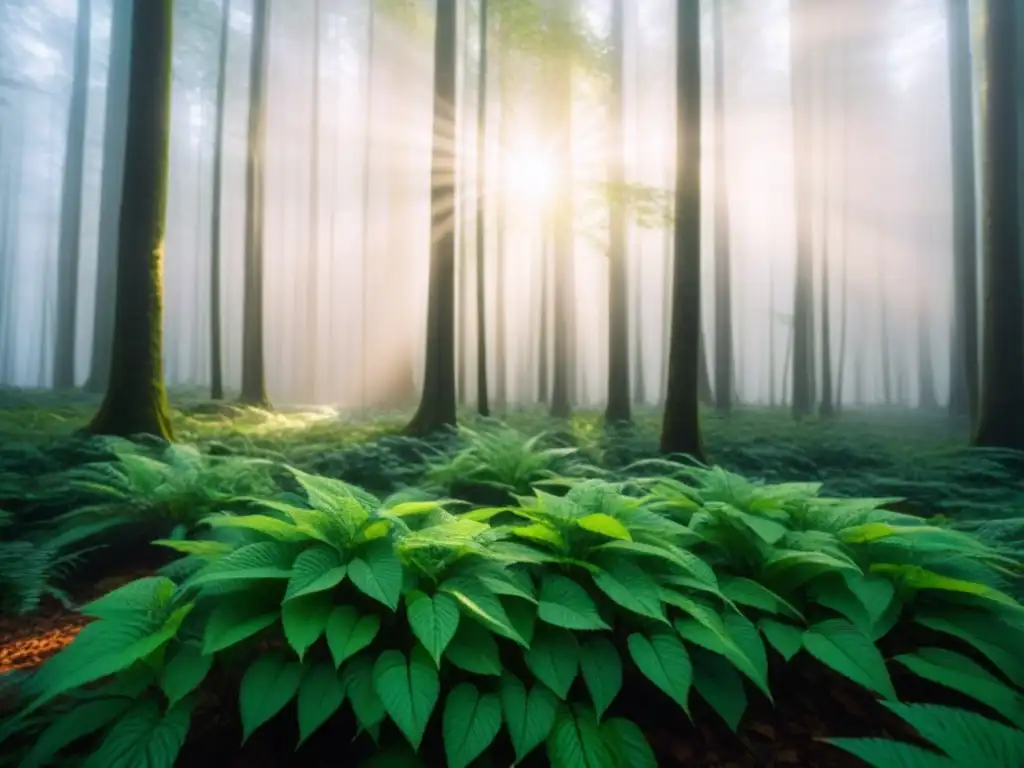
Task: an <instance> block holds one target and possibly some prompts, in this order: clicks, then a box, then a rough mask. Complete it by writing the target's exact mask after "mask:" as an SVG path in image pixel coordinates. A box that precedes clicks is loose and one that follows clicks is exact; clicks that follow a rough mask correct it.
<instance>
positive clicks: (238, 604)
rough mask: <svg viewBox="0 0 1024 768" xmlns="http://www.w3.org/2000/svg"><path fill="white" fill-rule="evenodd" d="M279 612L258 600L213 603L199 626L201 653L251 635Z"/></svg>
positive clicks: (278, 614) (219, 649)
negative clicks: (200, 630)
mask: <svg viewBox="0 0 1024 768" xmlns="http://www.w3.org/2000/svg"><path fill="white" fill-rule="evenodd" d="M280 615H281V611H280V609H276V610H275V609H270V610H268V608H267V607H266V604H265V603H262V602H260V601H254V602H250V601H244V600H242V601H239V600H224V601H223V602H220V603H218V604H217V605H216V607H215V608H214V609H213V611H211V613H210V616H209V618H208V619H207V620H206V627H205V628H204V630H203V653H205V654H213V653H216V652H217V651H222V650H224V649H225V648H230V647H231V646H232V645H236V644H237V643H240V642H242V641H243V640H245V639H247V638H249V637H252V636H253V635H255V634H256V633H257V632H260V631H262V630H264V629H266V628H267V627H269V626H270V625H271V624H273V623H274V622H276V621H277V620H278V618H279V617H280Z"/></svg>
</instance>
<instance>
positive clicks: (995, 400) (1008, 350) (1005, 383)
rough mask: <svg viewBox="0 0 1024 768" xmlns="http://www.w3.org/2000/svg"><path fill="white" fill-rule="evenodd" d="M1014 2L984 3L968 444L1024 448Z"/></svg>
mask: <svg viewBox="0 0 1024 768" xmlns="http://www.w3.org/2000/svg"><path fill="white" fill-rule="evenodd" d="M1021 14H1022V11H1021V9H1020V7H1019V4H1018V3H999V2H996V3H990V4H989V6H988V15H987V17H986V30H985V32H986V38H985V39H986V45H985V64H986V69H987V72H988V88H987V91H986V93H987V96H988V98H987V103H986V105H985V113H984V114H985V120H984V131H985V140H984V141H983V142H982V146H983V147H984V159H983V162H984V175H983V178H984V192H983V195H982V198H983V201H984V206H985V208H984V222H985V232H984V242H985V244H986V248H985V251H984V254H985V255H984V258H985V264H984V268H983V269H982V274H983V276H984V277H983V280H984V283H983V288H984V301H983V303H982V306H983V307H984V319H983V323H982V354H981V361H982V362H981V365H982V369H981V391H980V398H979V403H978V425H977V429H976V430H975V433H974V440H973V442H974V444H975V445H979V446H987V447H993V448H1012V449H1015V450H1024V409H1022V408H1021V407H1020V398H1021V393H1024V323H1022V322H1021V317H1022V314H1024V312H1022V298H1024V297H1022V288H1021V264H1020V260H1021V248H1020V246H1021V234H1020V222H1019V221H1018V216H1019V214H1020V200H1019V194H1020V179H1019V177H1018V175H1017V174H1018V171H1019V168H1018V165H1017V158H1018V153H1019V151H1020V148H1019V146H1018V141H1019V137H1018V132H1017V123H1018V120H1019V112H1018V109H1017V100H1018V99H1019V98H1020V90H1019V89H1020V85H1019V84H1018V83H1017V54H1018V51H1017V42H1018V38H1017V25H1018V24H1019V23H1021V18H1020V17H1021Z"/></svg>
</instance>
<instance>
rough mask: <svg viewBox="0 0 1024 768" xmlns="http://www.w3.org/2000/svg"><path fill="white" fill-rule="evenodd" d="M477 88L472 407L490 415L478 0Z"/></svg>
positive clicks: (483, 33) (483, 69)
mask: <svg viewBox="0 0 1024 768" xmlns="http://www.w3.org/2000/svg"><path fill="white" fill-rule="evenodd" d="M479 82H480V87H479V90H478V93H477V102H478V111H477V126H476V164H477V166H476V167H477V171H476V409H477V411H478V412H479V414H480V415H481V416H490V415H491V406H490V402H489V401H488V398H487V281H486V277H487V273H486V271H485V269H484V264H485V258H486V255H487V238H486V234H487V228H486V226H485V225H486V221H485V214H486V211H487V206H486V194H487V143H486V138H487V0H480V81H479Z"/></svg>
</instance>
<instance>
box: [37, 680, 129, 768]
mask: <svg viewBox="0 0 1024 768" xmlns="http://www.w3.org/2000/svg"><path fill="white" fill-rule="evenodd" d="M135 705H136V702H135V701H133V700H132V699H130V698H127V697H125V698H121V697H118V698H109V699H99V700H97V701H85V702H82V703H81V704H78V705H77V706H76V707H74V708H73V709H72V710H71V711H69V712H67V713H65V714H62V715H60V716H59V717H57V718H55V719H54V721H53V722H52V723H50V725H49V726H47V728H46V730H45V731H43V732H42V733H41V734H40V735H39V737H38V738H37V739H36V741H35V744H33V745H32V749H31V751H30V752H29V753H28V754H27V755H25V757H23V758H22V759H21V762H20V763H19V766H20V768H43V766H46V765H53V764H54V762H55V761H54V759H53V758H54V756H55V755H56V754H57V753H58V752H59V751H60V750H62V749H63V748H64V747H66V746H67V745H68V744H72V743H74V742H76V741H78V739H80V738H82V737H83V736H88V735H89V734H91V733H95V732H96V731H98V730H100V729H101V728H103V727H105V726H107V725H110V724H111V723H113V722H115V721H118V720H120V719H121V718H122V717H123V716H124V714H125V713H126V712H127V711H128V710H130V709H132V708H133V707H134V706H135Z"/></svg>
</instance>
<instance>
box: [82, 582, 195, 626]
mask: <svg viewBox="0 0 1024 768" xmlns="http://www.w3.org/2000/svg"><path fill="white" fill-rule="evenodd" d="M176 589H177V586H176V585H175V583H174V582H173V581H171V580H170V579H168V578H166V577H164V576H149V577H146V578H142V579H136V580H135V581H130V582H128V583H127V584H125V585H124V586H121V587H118V588H117V589H115V590H113V591H111V592H108V593H107V594H105V595H103V597H100V598H98V599H96V600H93V601H92V602H91V603H86V604H85V605H84V606H82V609H81V613H82V615H83V616H91V617H92V618H94V619H113V620H116V619H124V618H130V617H131V615H133V614H134V615H138V614H139V613H140V612H142V613H146V612H147V611H152V612H154V613H159V612H161V611H163V610H164V609H165V608H166V607H167V606H168V605H169V604H170V602H171V599H172V597H173V596H174V592H175V590H176Z"/></svg>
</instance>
